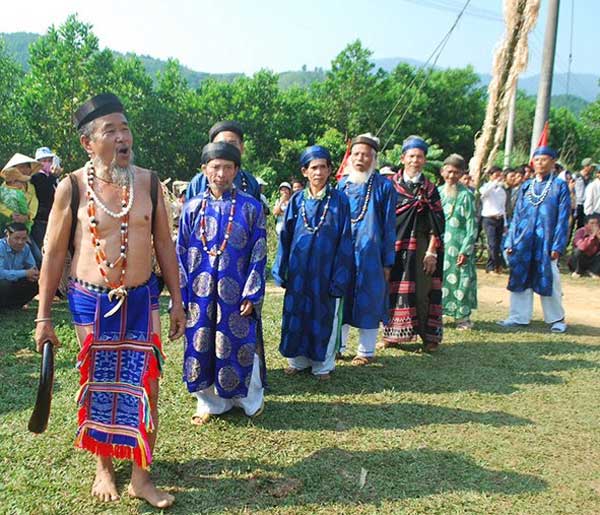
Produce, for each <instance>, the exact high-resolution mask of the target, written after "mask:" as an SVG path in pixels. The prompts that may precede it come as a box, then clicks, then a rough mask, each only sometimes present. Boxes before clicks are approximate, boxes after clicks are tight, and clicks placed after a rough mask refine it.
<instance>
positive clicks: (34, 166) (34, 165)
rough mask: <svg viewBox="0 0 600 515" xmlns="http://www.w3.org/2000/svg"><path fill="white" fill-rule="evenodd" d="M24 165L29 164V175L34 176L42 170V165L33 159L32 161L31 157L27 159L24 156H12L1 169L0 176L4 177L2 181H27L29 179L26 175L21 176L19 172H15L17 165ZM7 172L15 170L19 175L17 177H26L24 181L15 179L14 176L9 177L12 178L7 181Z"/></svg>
mask: <svg viewBox="0 0 600 515" xmlns="http://www.w3.org/2000/svg"><path fill="white" fill-rule="evenodd" d="M25 164H29V165H30V166H31V173H32V174H34V173H36V172H39V171H40V170H41V169H42V165H41V163H38V162H37V161H36V160H35V159H32V158H31V157H27V156H26V155H23V154H18V153H17V154H15V155H14V156H12V157H11V158H10V160H9V161H8V163H6V165H5V166H4V168H2V171H1V172H0V176H2V177H4V179H6V180H13V181H28V180H29V177H28V176H27V175H24V174H22V173H21V172H18V170H17V166H18V165H25ZM9 170H15V171H17V172H18V173H19V175H20V176H21V177H27V178H26V179H18V178H15V176H14V175H11V177H13V178H12V179H8V178H7V172H8V171H9Z"/></svg>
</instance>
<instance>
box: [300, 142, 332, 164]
mask: <svg viewBox="0 0 600 515" xmlns="http://www.w3.org/2000/svg"><path fill="white" fill-rule="evenodd" d="M313 159H326V160H327V164H329V165H331V154H330V153H329V150H327V149H326V148H325V147H322V146H320V145H313V146H312V147H308V148H307V149H305V150H304V152H302V154H300V166H301V167H302V168H306V167H307V166H308V165H309V164H310V162H311V161H312V160H313Z"/></svg>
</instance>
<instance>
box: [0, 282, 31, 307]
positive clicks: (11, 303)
mask: <svg viewBox="0 0 600 515" xmlns="http://www.w3.org/2000/svg"><path fill="white" fill-rule="evenodd" d="M37 292H38V283H37V282H31V281H28V280H27V279H19V280H18V281H6V280H4V279H1V280H0V309H3V308H4V309H18V308H20V307H22V306H23V305H24V304H27V303H28V302H29V301H30V300H31V299H33V297H35V296H36V295H37Z"/></svg>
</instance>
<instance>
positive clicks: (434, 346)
mask: <svg viewBox="0 0 600 515" xmlns="http://www.w3.org/2000/svg"><path fill="white" fill-rule="evenodd" d="M439 346H440V344H439V343H433V342H431V343H427V344H425V346H424V347H423V351H424V352H428V353H429V354H432V353H434V352H437V350H438V347H439Z"/></svg>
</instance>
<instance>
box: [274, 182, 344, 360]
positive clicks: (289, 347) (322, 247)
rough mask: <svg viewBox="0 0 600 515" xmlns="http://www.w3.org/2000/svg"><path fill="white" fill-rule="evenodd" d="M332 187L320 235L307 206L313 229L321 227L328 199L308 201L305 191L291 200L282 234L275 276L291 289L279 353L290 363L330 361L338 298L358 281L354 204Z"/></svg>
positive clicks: (286, 298) (284, 309)
mask: <svg viewBox="0 0 600 515" xmlns="http://www.w3.org/2000/svg"><path fill="white" fill-rule="evenodd" d="M327 188H328V191H329V192H330V193H331V200H330V203H329V209H328V210H327V214H326V215H325V221H324V223H323V225H322V226H321V228H320V229H319V231H318V232H316V233H311V232H310V231H308V230H307V229H306V227H305V225H304V221H303V218H302V215H301V210H300V208H301V205H302V203H303V202H304V204H305V207H306V216H307V218H308V221H309V225H310V226H311V227H316V226H317V224H318V223H319V219H320V218H321V216H322V215H323V212H324V209H325V203H326V198H323V199H322V200H316V199H309V198H306V199H305V195H306V193H305V191H299V192H297V193H295V194H294V195H293V196H292V198H291V199H290V202H289V204H288V207H287V209H286V212H285V218H284V225H283V229H282V231H281V233H280V235H279V247H278V250H277V257H276V258H275V263H274V264H273V270H272V273H273V277H274V279H275V282H276V283H277V284H278V285H280V286H282V287H283V288H285V290H286V291H285V298H284V301H283V321H282V324H281V344H280V346H279V351H280V352H281V354H282V355H283V356H285V357H288V358H295V357H298V356H304V357H306V358H309V359H311V360H313V361H324V360H325V354H326V350H327V345H328V343H329V339H330V337H331V333H332V331H333V330H334V327H333V320H334V315H335V313H334V311H335V303H336V299H337V298H342V297H344V296H346V295H347V292H348V286H349V285H350V281H351V277H352V266H353V264H352V263H353V258H352V232H351V229H350V207H349V205H348V199H347V198H346V196H345V195H344V194H343V193H341V192H339V191H337V190H336V189H333V188H331V186H328V187H327Z"/></svg>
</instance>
